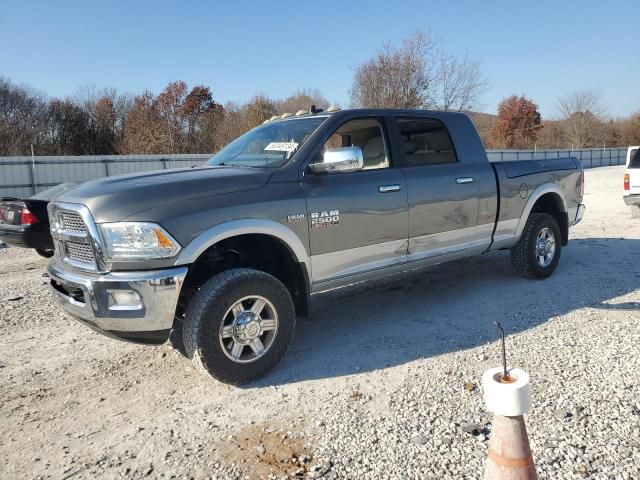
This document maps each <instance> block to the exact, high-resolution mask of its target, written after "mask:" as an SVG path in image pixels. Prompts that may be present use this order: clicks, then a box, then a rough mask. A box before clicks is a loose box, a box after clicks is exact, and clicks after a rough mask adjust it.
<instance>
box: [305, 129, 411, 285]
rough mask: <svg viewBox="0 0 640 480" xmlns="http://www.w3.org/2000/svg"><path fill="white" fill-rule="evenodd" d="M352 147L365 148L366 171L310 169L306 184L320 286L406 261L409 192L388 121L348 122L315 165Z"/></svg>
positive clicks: (315, 278)
mask: <svg viewBox="0 0 640 480" xmlns="http://www.w3.org/2000/svg"><path fill="white" fill-rule="evenodd" d="M347 146H357V147H360V148H361V149H362V153H363V159H364V169H363V170H360V171H356V172H350V173H323V174H314V173H312V172H311V171H310V169H306V170H305V173H304V177H303V181H302V187H303V189H304V193H305V197H306V200H307V219H308V222H309V237H310V250H311V268H312V276H313V281H314V284H322V282H327V281H329V280H337V279H344V281H345V282H348V278H349V277H351V276H353V275H356V274H361V273H365V272H369V271H373V270H377V269H381V268H384V267H390V266H394V265H398V264H401V263H404V262H406V252H407V245H406V244H407V231H408V219H407V188H406V183H405V179H404V174H403V171H402V169H401V168H394V163H393V159H392V158H391V150H390V148H389V141H388V136H387V134H386V130H385V126H384V121H383V119H381V118H376V117H365V118H352V119H349V120H346V121H345V122H343V123H342V124H341V125H339V126H338V127H337V129H336V130H335V131H334V132H332V133H331V135H330V136H328V138H327V139H326V141H325V142H323V145H322V148H320V149H319V151H318V152H317V154H316V155H315V157H314V158H313V159H312V161H322V155H323V153H324V150H325V149H329V148H338V147H347ZM316 286H318V285H316ZM320 287H321V285H320Z"/></svg>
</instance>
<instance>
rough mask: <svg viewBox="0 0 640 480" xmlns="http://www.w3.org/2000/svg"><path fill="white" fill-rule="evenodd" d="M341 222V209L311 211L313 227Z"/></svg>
mask: <svg viewBox="0 0 640 480" xmlns="http://www.w3.org/2000/svg"><path fill="white" fill-rule="evenodd" d="M339 223H340V210H329V211H326V210H325V211H324V212H311V228H321V227H327V226H329V225H338V224H339Z"/></svg>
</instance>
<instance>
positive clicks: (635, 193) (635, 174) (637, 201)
mask: <svg viewBox="0 0 640 480" xmlns="http://www.w3.org/2000/svg"><path fill="white" fill-rule="evenodd" d="M626 165H627V169H626V171H625V172H624V197H623V198H624V203H626V204H627V205H629V206H630V207H631V216H632V217H633V218H640V146H635V147H629V148H628V150H627V161H626Z"/></svg>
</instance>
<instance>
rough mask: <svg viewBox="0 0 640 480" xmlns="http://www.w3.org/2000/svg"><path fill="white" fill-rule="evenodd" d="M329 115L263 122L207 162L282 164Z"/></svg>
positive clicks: (260, 165)
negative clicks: (263, 123)
mask: <svg viewBox="0 0 640 480" xmlns="http://www.w3.org/2000/svg"><path fill="white" fill-rule="evenodd" d="M325 120H326V117H313V118H300V119H295V120H286V121H282V122H273V123H267V124H265V125H261V126H259V127H256V128H254V129H253V130H250V131H248V132H247V133H245V134H244V135H242V136H240V137H238V138H236V139H235V140H234V141H233V142H231V143H230V144H229V145H227V146H226V147H224V148H223V149H222V150H220V151H219V152H218V153H216V154H215V156H213V158H211V159H210V160H209V161H208V162H207V165H233V166H239V167H281V166H282V165H284V164H285V163H287V162H288V161H289V160H290V159H291V157H292V156H293V154H294V153H295V152H296V150H298V148H300V146H302V144H303V143H304V142H306V141H307V138H309V136H310V135H311V134H312V133H313V132H314V131H315V130H316V128H318V127H319V126H320V124H321V123H322V122H324V121H325Z"/></svg>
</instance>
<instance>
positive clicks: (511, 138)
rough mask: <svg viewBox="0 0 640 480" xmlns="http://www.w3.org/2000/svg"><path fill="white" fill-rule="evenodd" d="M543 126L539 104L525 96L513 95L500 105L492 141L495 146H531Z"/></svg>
mask: <svg viewBox="0 0 640 480" xmlns="http://www.w3.org/2000/svg"><path fill="white" fill-rule="evenodd" d="M541 128H542V125H541V120H540V112H539V111H538V105H536V104H535V103H534V102H533V101H531V100H529V99H528V98H526V97H525V96H520V97H518V96H517V95H512V96H510V97H508V98H505V99H504V100H503V101H502V102H500V105H498V119H497V120H496V122H495V123H494V124H493V127H492V129H491V134H490V143H491V146H492V147H493V148H530V147H533V145H534V144H535V142H536V139H537V137H538V131H539V130H540V129H541Z"/></svg>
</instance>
